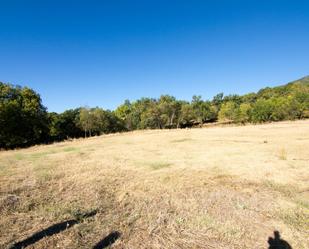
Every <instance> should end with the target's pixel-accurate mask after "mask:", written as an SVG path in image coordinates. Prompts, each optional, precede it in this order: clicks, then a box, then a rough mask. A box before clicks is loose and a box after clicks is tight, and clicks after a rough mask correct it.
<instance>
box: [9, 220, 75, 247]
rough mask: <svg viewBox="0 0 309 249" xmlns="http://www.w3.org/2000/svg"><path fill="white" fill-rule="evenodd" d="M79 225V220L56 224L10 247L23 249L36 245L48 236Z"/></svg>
mask: <svg viewBox="0 0 309 249" xmlns="http://www.w3.org/2000/svg"><path fill="white" fill-rule="evenodd" d="M77 223H78V222H77V220H67V221H64V222H61V223H57V224H54V225H52V226H50V227H48V228H46V229H44V230H42V231H40V232H37V233H35V234H33V235H32V236H30V237H28V238H27V239H25V240H22V241H20V242H17V243H15V244H14V245H12V246H11V247H10V249H22V248H24V247H26V246H29V245H32V244H34V243H36V242H37V241H39V240H41V239H43V238H44V237H46V236H52V235H54V234H56V233H60V232H62V231H64V230H66V229H68V228H70V227H72V226H74V225H75V224H77Z"/></svg>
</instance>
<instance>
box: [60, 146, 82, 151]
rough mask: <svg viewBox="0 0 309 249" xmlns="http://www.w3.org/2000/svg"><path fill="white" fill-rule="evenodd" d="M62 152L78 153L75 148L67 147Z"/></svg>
mask: <svg viewBox="0 0 309 249" xmlns="http://www.w3.org/2000/svg"><path fill="white" fill-rule="evenodd" d="M63 151H64V152H71V151H79V148H76V147H67V148H64V149H63Z"/></svg>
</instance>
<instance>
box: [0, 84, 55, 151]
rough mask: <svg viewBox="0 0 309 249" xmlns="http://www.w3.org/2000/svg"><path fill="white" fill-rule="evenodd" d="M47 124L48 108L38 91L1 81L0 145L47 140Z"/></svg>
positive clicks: (6, 145) (31, 143) (24, 143)
mask: <svg viewBox="0 0 309 249" xmlns="http://www.w3.org/2000/svg"><path fill="white" fill-rule="evenodd" d="M48 125H49V123H48V116H47V111H46V108H45V107H44V106H43V105H42V102H41V98H40V95H39V94H38V93H36V92H35V91H33V90H32V89H30V88H28V87H20V86H14V85H11V84H5V83H1V82H0V147H2V148H14V147H24V146H29V145H33V144H36V143H42V142H44V141H46V140H48V134H49V128H48Z"/></svg>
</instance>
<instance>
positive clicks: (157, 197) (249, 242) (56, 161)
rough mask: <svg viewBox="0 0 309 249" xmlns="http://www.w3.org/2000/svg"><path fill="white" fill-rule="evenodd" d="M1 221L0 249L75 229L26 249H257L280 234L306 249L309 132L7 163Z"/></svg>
mask: <svg viewBox="0 0 309 249" xmlns="http://www.w3.org/2000/svg"><path fill="white" fill-rule="evenodd" d="M0 215H1V221H0V245H1V246H2V247H3V248H8V247H10V246H12V245H13V244H14V243H16V242H20V241H22V240H24V239H26V238H28V237H30V236H32V235H33V234H34V233H37V232H40V231H42V230H44V229H46V228H48V227H49V226H51V225H54V224H56V223H59V222H64V221H68V220H69V221H68V222H67V223H68V225H67V226H68V227H67V229H66V230H64V229H62V228H61V227H60V228H59V229H58V227H56V228H55V231H54V232H51V234H50V235H51V236H47V237H44V238H42V239H40V238H34V239H33V240H31V239H30V240H28V241H26V242H24V245H29V247H27V248H92V247H94V248H104V247H105V246H107V244H108V243H109V242H113V241H114V240H115V242H114V243H113V244H112V246H111V247H112V248H219V249H220V248H222V249H223V248H250V249H252V248H268V243H267V240H268V237H269V236H272V235H273V231H275V230H278V231H279V232H280V234H281V236H282V238H283V239H285V240H286V241H288V242H289V244H290V245H291V246H292V247H293V249H307V248H309V239H308V238H309V120H305V121H295V122H281V123H274V124H264V125H248V126H239V127H214V128H199V129H183V130H149V131H137V132H132V133H125V134H116V135H109V136H100V137H95V138H89V139H86V140H85V139H81V140H77V141H72V142H63V143H57V144H53V145H47V146H35V147H32V148H29V149H22V150H16V151H2V152H0ZM70 222H71V223H70ZM57 229H58V230H59V231H56V230H57ZM60 230H61V231H60ZM111 232H114V233H112V234H111ZM108 235H110V236H109V237H108V238H106V236H108ZM104 238H105V240H103V239H104ZM110 238H111V239H110ZM101 240H103V241H101ZM100 241H101V244H98V245H97V246H96V247H95V245H96V244H97V243H99V242H100ZM34 242H36V243H34ZM27 243H28V244H27ZM20 245H22V244H15V248H21V247H18V246H20ZM12 248H14V247H12Z"/></svg>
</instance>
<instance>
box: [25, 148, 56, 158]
mask: <svg viewBox="0 0 309 249" xmlns="http://www.w3.org/2000/svg"><path fill="white" fill-rule="evenodd" d="M55 153H57V152H56V151H55V150H47V151H42V152H37V153H33V154H31V155H30V160H36V159H40V158H42V157H45V156H47V155H50V154H55Z"/></svg>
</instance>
